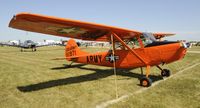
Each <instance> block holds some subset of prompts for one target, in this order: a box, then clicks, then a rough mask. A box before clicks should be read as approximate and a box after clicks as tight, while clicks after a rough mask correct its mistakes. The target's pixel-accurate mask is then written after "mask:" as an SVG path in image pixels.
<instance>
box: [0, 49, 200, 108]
mask: <svg viewBox="0 0 200 108" xmlns="http://www.w3.org/2000/svg"><path fill="white" fill-rule="evenodd" d="M196 49H197V50H199V49H200V48H196V47H195V50H196ZM63 50H64V47H58V46H57V47H55V46H54V47H42V48H38V51H37V52H30V51H29V50H27V51H26V52H20V51H19V49H18V48H12V47H0V57H1V59H0V65H1V66H0V89H1V90H0V108H27V107H28V108H38V107H39V108H40V107H42V108H58V107H62V108H63V107H66V108H94V107H96V105H98V104H100V103H102V102H105V101H108V100H111V99H115V84H114V75H113V71H112V68H108V67H102V66H94V65H83V64H74V65H73V66H72V68H65V67H64V66H63V64H69V63H70V62H67V61H65V60H59V61H55V60H51V59H54V58H57V57H64V51H63ZM83 50H86V51H89V52H95V51H102V50H106V49H102V48H96V49H95V48H89V49H83ZM199 60H200V54H193V53H188V54H187V55H186V57H185V58H184V59H183V60H181V61H178V62H175V63H172V64H169V65H165V66H164V67H165V68H169V69H170V70H171V71H172V72H173V74H175V73H176V72H178V71H179V70H182V69H184V68H185V67H188V66H191V65H193V64H195V63H197V62H199ZM199 69H200V67H199V66H196V67H195V68H193V69H191V70H189V71H187V72H184V74H181V75H180V76H177V77H174V78H172V79H170V80H167V81H164V82H162V83H161V84H159V85H157V86H155V87H152V88H150V89H149V90H148V91H145V92H144V93H140V94H136V95H133V96H130V97H129V98H128V99H126V100H124V101H122V102H119V103H117V104H113V105H111V106H109V107H113V108H115V107H119V108H122V107H124V108H129V107H130V108H132V107H164V108H166V107H180V108H182V107H186V108H188V107H191V108H193V107H200V105H199V103H198V101H200V98H199V97H200V92H199V90H200V79H199V78H200V73H199ZM117 73H118V75H117V78H118V79H117V83H118V94H119V96H123V95H126V94H129V93H133V92H134V91H137V90H140V89H142V88H143V87H140V86H139V85H138V84H139V80H138V78H140V77H141V76H140V71H139V69H134V70H123V71H122V70H117ZM150 77H151V78H152V79H153V80H154V81H155V82H156V81H159V80H162V78H161V77H160V71H159V70H158V69H157V68H152V69H151V76H150Z"/></svg>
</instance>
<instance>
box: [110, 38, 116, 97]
mask: <svg viewBox="0 0 200 108" xmlns="http://www.w3.org/2000/svg"><path fill="white" fill-rule="evenodd" d="M111 41H112V56H113V71H114V75H115V93H116V94H115V96H116V98H118V90H117V88H118V86H117V72H116V62H115V42H114V39H113V34H111Z"/></svg>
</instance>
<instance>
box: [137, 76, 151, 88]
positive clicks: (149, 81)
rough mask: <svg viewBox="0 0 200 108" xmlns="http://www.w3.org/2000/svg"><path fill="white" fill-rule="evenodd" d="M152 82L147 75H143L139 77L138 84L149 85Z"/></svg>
mask: <svg viewBox="0 0 200 108" xmlns="http://www.w3.org/2000/svg"><path fill="white" fill-rule="evenodd" d="M151 84H152V80H151V79H150V78H147V77H143V78H141V79H140V85H141V86H143V87H149V86H151Z"/></svg>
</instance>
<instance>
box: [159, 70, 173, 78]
mask: <svg viewBox="0 0 200 108" xmlns="http://www.w3.org/2000/svg"><path fill="white" fill-rule="evenodd" d="M161 75H162V76H163V77H164V76H166V77H169V76H170V75H171V72H170V70H168V69H163V70H162V71H161Z"/></svg>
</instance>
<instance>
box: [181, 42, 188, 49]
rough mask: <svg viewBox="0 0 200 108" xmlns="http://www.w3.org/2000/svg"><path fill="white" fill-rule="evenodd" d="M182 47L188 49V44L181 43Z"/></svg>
mask: <svg viewBox="0 0 200 108" xmlns="http://www.w3.org/2000/svg"><path fill="white" fill-rule="evenodd" d="M180 46H181V47H182V48H188V46H187V44H186V43H185V42H180Z"/></svg>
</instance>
